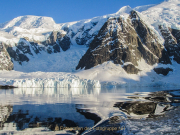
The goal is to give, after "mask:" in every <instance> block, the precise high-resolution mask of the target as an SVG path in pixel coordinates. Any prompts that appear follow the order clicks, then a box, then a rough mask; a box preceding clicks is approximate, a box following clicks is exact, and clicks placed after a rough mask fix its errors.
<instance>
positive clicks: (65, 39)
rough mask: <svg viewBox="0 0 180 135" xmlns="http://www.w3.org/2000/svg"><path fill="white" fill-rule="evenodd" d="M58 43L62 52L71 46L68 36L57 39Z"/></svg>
mask: <svg viewBox="0 0 180 135" xmlns="http://www.w3.org/2000/svg"><path fill="white" fill-rule="evenodd" d="M58 43H59V45H60V46H61V48H62V50H63V51H66V50H68V49H69V48H70V45H71V41H70V38H69V37H68V36H64V37H63V38H61V39H58Z"/></svg>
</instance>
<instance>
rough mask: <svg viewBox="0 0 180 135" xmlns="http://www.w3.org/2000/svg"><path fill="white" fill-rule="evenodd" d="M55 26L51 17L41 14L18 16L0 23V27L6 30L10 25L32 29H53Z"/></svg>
mask: <svg viewBox="0 0 180 135" xmlns="http://www.w3.org/2000/svg"><path fill="white" fill-rule="evenodd" d="M55 26H56V23H55V21H54V20H53V18H51V17H43V16H33V15H26V16H19V17H17V18H14V19H13V20H11V21H9V22H6V23H5V24H4V25H1V26H0V28H1V29H3V30H8V29H10V28H12V27H20V28H23V29H32V28H46V29H53V28H54V27H55Z"/></svg>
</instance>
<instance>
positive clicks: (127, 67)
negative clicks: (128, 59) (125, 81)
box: [123, 64, 140, 74]
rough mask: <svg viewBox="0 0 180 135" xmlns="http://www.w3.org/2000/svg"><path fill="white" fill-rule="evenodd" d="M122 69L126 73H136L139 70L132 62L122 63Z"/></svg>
mask: <svg viewBox="0 0 180 135" xmlns="http://www.w3.org/2000/svg"><path fill="white" fill-rule="evenodd" d="M123 69H124V70H125V71H126V72H127V73H128V74H137V73H138V72H139V71H140V70H139V69H138V68H136V67H135V66H134V65H133V64H128V65H124V66H123Z"/></svg>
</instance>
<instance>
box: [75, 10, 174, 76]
mask: <svg viewBox="0 0 180 135" xmlns="http://www.w3.org/2000/svg"><path fill="white" fill-rule="evenodd" d="M166 54H167V53H166V50H164V48H163V46H162V45H161V44H160V43H159V42H158V38H157V37H156V35H155V33H154V32H153V31H152V30H151V29H150V28H148V26H147V25H146V24H145V23H144V22H143V20H142V19H141V18H140V17H139V15H138V14H137V13H136V12H135V11H132V12H131V14H130V16H129V18H128V19H127V20H124V19H123V18H121V17H118V18H109V19H108V21H107V22H106V23H105V24H104V25H103V27H102V28H101V29H100V31H99V33H98V35H97V36H96V37H95V38H94V40H93V41H92V42H91V44H90V46H89V49H88V50H87V52H86V54H85V55H84V56H83V57H82V58H81V60H80V61H79V64H78V66H77V67H76V69H79V68H81V69H82V68H85V69H90V68H92V67H94V66H97V65H98V64H102V63H104V62H106V61H113V62H114V63H115V64H121V65H123V64H124V63H126V62H131V63H132V65H129V66H124V69H125V70H126V71H127V72H128V73H135V74H136V73H138V69H136V68H135V66H137V65H138V63H137V62H138V60H140V59H141V58H143V59H145V60H146V62H147V63H148V64H150V65H153V64H155V63H159V62H161V63H164V64H167V63H171V61H170V59H169V57H168V56H167V55H166ZM130 70H132V71H130Z"/></svg>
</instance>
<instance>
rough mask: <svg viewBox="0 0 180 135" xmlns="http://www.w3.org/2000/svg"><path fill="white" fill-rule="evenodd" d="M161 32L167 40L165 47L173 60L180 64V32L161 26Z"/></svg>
mask: <svg viewBox="0 0 180 135" xmlns="http://www.w3.org/2000/svg"><path fill="white" fill-rule="evenodd" d="M159 29H160V32H161V34H162V36H163V38H164V40H165V42H164V46H165V48H166V49H167V52H168V55H169V56H170V57H171V59H172V60H174V61H176V62H177V63H179V64H180V30H176V29H171V28H168V27H166V26H162V25H159Z"/></svg>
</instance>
